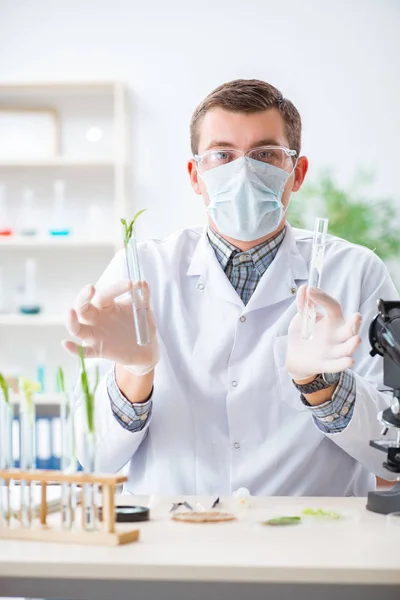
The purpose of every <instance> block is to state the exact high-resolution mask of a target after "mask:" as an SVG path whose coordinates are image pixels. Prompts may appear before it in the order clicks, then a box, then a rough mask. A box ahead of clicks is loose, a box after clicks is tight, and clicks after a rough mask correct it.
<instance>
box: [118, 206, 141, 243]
mask: <svg viewBox="0 0 400 600" xmlns="http://www.w3.org/2000/svg"><path fill="white" fill-rule="evenodd" d="M144 212H146V209H145V208H142V210H139V212H137V213H136V215H135V216H134V217H133V219H132V221H131V222H130V223H129V225H128V223H127V222H126V219H121V223H122V225H123V226H124V246H125V248H126V247H127V246H128V244H129V240H130V239H131V237H132V234H133V226H134V224H135V222H136V220H137V218H138V217H140V215H141V214H142V213H144Z"/></svg>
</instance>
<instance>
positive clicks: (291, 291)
mask: <svg viewBox="0 0 400 600" xmlns="http://www.w3.org/2000/svg"><path fill="white" fill-rule="evenodd" d="M296 292H297V288H295V287H292V288H290V293H291V294H293V295H294V294H296Z"/></svg>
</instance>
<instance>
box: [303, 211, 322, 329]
mask: <svg viewBox="0 0 400 600" xmlns="http://www.w3.org/2000/svg"><path fill="white" fill-rule="evenodd" d="M327 231H328V219H319V218H317V219H315V227H314V238H313V245H312V251H311V263H310V272H309V276H308V284H307V287H317V288H319V287H320V284H321V276H322V267H323V264H324V253H325V238H326V234H327ZM316 314H317V307H316V305H315V303H314V302H312V301H311V300H309V299H308V298H307V299H306V305H305V307H304V313H303V322H302V337H303V339H305V340H309V339H311V338H312V337H313V335H314V329H315V319H316Z"/></svg>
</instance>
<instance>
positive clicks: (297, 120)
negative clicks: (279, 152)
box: [190, 79, 301, 156]
mask: <svg viewBox="0 0 400 600" xmlns="http://www.w3.org/2000/svg"><path fill="white" fill-rule="evenodd" d="M217 106H218V107H221V108H224V109H225V110H229V111H231V112H244V113H255V112H261V111H264V110H268V109H269V108H277V109H278V110H279V112H280V113H281V115H282V117H283V119H284V121H285V129H286V136H287V138H288V142H289V146H290V148H291V149H293V150H296V152H297V156H299V155H300V148H301V117H300V114H299V112H298V110H297V108H296V107H295V106H294V104H292V102H290V100H287V99H286V98H284V96H283V94H282V93H281V92H280V91H279V90H278V89H276V88H275V87H274V86H273V85H270V84H269V83H267V82H265V81H260V80H258V79H235V80H234V81H230V82H229V83H223V84H222V85H220V86H219V87H217V88H216V89H215V90H214V91H213V92H211V94H208V96H207V97H206V98H205V99H204V100H203V102H201V103H200V104H199V106H198V107H197V108H196V110H195V111H194V113H193V115H192V119H191V121H190V144H191V148H192V153H193V154H197V152H198V145H199V124H200V121H201V119H202V118H203V117H204V115H205V114H206V113H207V112H208V111H209V110H211V109H212V108H215V107H217Z"/></svg>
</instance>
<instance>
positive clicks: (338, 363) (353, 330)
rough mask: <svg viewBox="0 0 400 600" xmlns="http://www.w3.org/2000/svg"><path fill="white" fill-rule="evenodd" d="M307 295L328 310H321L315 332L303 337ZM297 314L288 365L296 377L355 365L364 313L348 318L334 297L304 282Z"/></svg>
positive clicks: (309, 375)
mask: <svg viewBox="0 0 400 600" xmlns="http://www.w3.org/2000/svg"><path fill="white" fill-rule="evenodd" d="M307 297H308V298H309V299H310V300H312V301H313V302H315V304H316V305H317V306H320V307H321V308H323V309H324V311H325V314H324V315H322V314H321V313H317V319H316V324H315V331H314V335H313V337H312V338H311V339H308V340H305V339H303V338H302V335H301V331H302V321H303V309H304V307H305V304H306V299H307ZM297 309H298V312H297V314H296V316H295V317H294V318H293V319H292V321H291V323H290V325H289V332H288V349H287V357H286V367H287V370H288V371H289V374H290V375H291V377H292V379H294V380H295V381H301V380H302V379H307V378H308V377H312V376H314V375H319V374H320V373H340V372H341V371H345V370H346V369H350V368H351V367H352V366H353V365H354V359H353V358H352V355H353V354H354V352H355V351H356V350H357V348H358V347H359V345H360V343H361V337H360V336H359V335H358V332H359V330H360V326H361V321H362V317H361V315H360V313H354V314H353V315H351V317H349V318H348V319H347V320H345V318H344V316H343V313H342V308H341V306H340V304H339V302H337V301H336V300H335V299H334V298H332V297H331V296H328V294H326V293H325V292H323V291H322V290H320V289H317V288H307V286H306V285H303V286H301V287H300V288H299V291H298V293H297Z"/></svg>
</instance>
